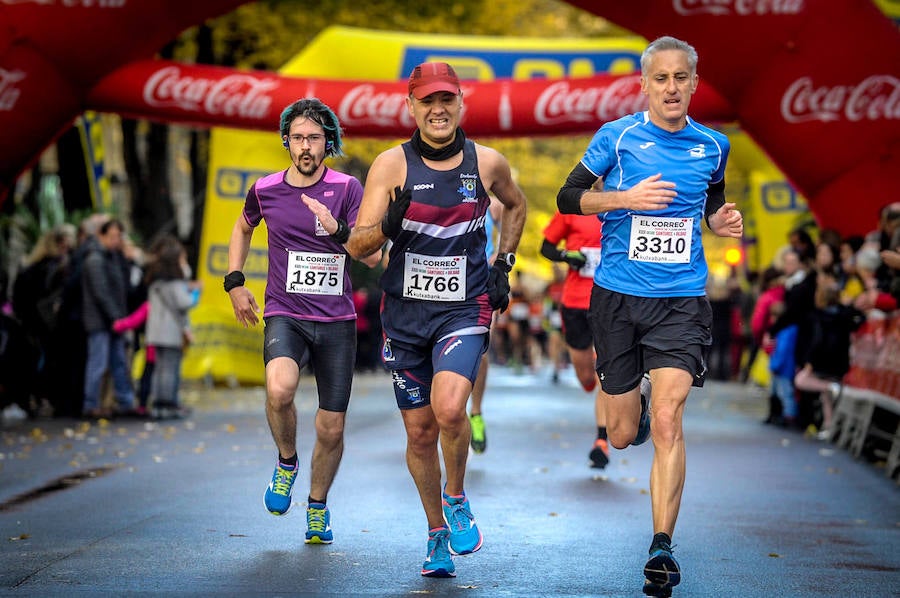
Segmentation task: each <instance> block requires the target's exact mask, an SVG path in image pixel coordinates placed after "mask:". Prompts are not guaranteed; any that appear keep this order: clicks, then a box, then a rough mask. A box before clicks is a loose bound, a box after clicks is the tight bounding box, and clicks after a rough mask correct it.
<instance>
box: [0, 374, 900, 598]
mask: <svg viewBox="0 0 900 598" xmlns="http://www.w3.org/2000/svg"><path fill="white" fill-rule="evenodd" d="M311 385H312V381H311V379H307V378H305V379H304V382H303V385H302V388H301V390H300V392H299V395H298V404H299V408H300V420H301V421H300V453H301V463H302V464H303V469H302V471H301V478H300V479H299V481H298V482H297V486H295V493H294V498H295V501H297V502H298V503H299V504H297V505H295V508H294V509H292V510H291V511H290V512H289V513H288V514H287V515H285V516H283V517H274V516H272V515H270V514H268V513H267V512H266V511H265V510H264V508H263V505H262V494H263V490H264V489H265V486H266V485H267V484H268V481H269V478H270V476H271V469H272V466H273V464H274V456H275V451H274V446H273V444H272V442H271V439H270V437H269V432H268V428H267V426H266V422H265V418H264V415H263V401H264V393H263V391H262V390H261V389H258V388H241V389H224V388H218V389H202V388H201V389H193V390H187V391H186V392H185V400H186V402H188V403H191V404H193V405H194V407H195V412H194V415H193V416H192V417H191V418H189V419H187V420H182V421H167V422H144V421H136V420H119V421H114V422H111V423H109V424H108V425H105V426H104V425H99V424H97V423H93V424H90V425H89V424H87V423H84V422H78V421H75V420H38V421H34V422H29V421H23V420H19V419H16V418H14V417H7V418H6V419H5V420H4V422H3V424H2V428H0V433H2V444H0V547H2V550H0V596H18V595H22V596H39V597H43V596H66V597H69V596H139V595H167V596H168V595H182V596H187V595H192V596H267V597H273V596H352V595H368V596H417V595H433V596H465V597H482V596H491V597H493V596H548V595H556V596H641V595H642V594H641V584H642V580H643V576H642V573H641V572H642V568H643V564H644V561H645V559H646V554H647V548H648V546H649V542H650V539H651V536H652V529H651V523H650V497H649V493H648V489H649V484H648V477H649V467H650V460H651V457H652V451H653V448H652V445H651V443H647V444H646V445H643V446H640V447H632V448H629V449H626V450H622V451H616V450H614V451H613V453H612V455H611V463H610V465H609V466H608V467H607V468H606V469H605V470H602V471H601V470H595V469H590V468H589V467H588V460H587V453H588V450H589V448H590V445H591V442H592V440H593V434H594V427H593V422H592V420H593V406H592V400H591V398H590V397H589V396H588V395H587V394H585V393H584V392H582V391H581V390H580V389H579V388H577V386H576V384H575V382H574V378H573V377H572V376H564V377H563V380H562V382H561V383H560V384H557V385H553V384H551V383H550V382H549V376H548V375H547V374H546V373H545V372H541V373H538V374H528V373H525V374H521V375H516V374H515V373H513V372H511V371H508V370H505V369H503V368H497V367H495V368H494V369H493V370H492V372H491V376H490V377H489V381H488V393H487V396H486V398H485V419H486V422H487V431H488V449H487V451H486V452H485V453H484V454H483V455H474V454H473V455H470V458H469V471H468V476H467V485H466V491H467V494H468V495H469V497H470V500H471V503H472V508H473V512H474V513H475V516H476V518H477V520H478V523H479V526H480V527H481V529H482V531H483V533H484V537H485V540H484V547H483V548H482V549H481V550H480V551H479V552H478V553H476V554H473V555H469V556H465V557H456V558H455V562H456V566H457V577H456V578H453V579H426V578H423V577H421V576H420V575H419V569H420V567H421V564H422V560H423V558H424V556H425V542H426V529H425V528H426V523H425V519H424V515H423V513H422V509H421V505H420V503H419V499H418V495H417V494H416V492H415V488H414V486H413V483H412V480H411V478H410V476H409V474H408V472H407V470H406V464H405V457H404V449H405V437H404V433H403V429H402V423H401V420H400V417H399V414H398V413H397V410H396V407H395V404H394V400H393V395H392V393H391V390H390V381H389V378H388V377H387V375H386V374H381V373H379V374H367V375H360V376H358V377H357V379H356V381H355V385H354V395H353V399H352V401H351V406H350V411H349V414H348V424H347V434H346V450H345V454H344V460H343V463H342V466H341V470H340V471H339V473H338V477H337V480H336V482H335V484H334V487H333V488H332V491H331V494H330V496H329V500H328V502H329V506H330V509H331V511H332V526H333V528H334V534H335V542H334V544H331V545H327V546H322V545H320V546H308V545H305V544H304V543H303V532H304V531H305V517H304V509H303V504H302V503H303V501H304V500H305V497H306V491H307V490H308V475H307V474H308V465H307V464H308V461H309V451H310V447H311V444H312V438H311V436H310V433H311V432H312V424H311V416H312V413H313V411H314V403H313V396H314V390H313V388H312V386H311ZM764 403H765V398H764V393H763V392H762V391H761V390H759V389H755V388H752V387H744V386H741V385H737V384H724V383H713V382H710V383H708V384H707V386H706V387H705V388H703V389H700V390H695V391H694V392H693V393H692V395H691V398H690V400H689V404H688V408H687V410H686V416H685V434H686V439H687V450H688V455H687V456H688V478H687V483H686V486H685V491H684V499H683V502H682V509H681V515H680V517H679V521H678V528H677V529H676V533H675V538H674V543H675V545H676V548H675V555H676V557H677V558H678V560H679V562H680V563H681V566H682V569H683V581H682V583H681V585H680V586H678V587H677V588H676V589H675V593H674V596H691V597H693V596H742V597H744V596H747V597H753V596H760V597H763V596H765V597H772V596H790V597H820V596H853V597H854V598H861V597H867V596H873V597H875V596H878V597H882V596H900V489H898V487H897V486H896V485H895V483H893V482H892V481H891V480H889V479H888V478H887V477H886V476H885V475H884V472H883V470H881V469H879V468H878V467H877V466H874V465H872V464H871V463H867V462H862V461H856V460H854V459H853V458H852V457H851V456H850V455H848V454H847V453H846V452H844V451H842V450H839V449H835V448H834V447H833V446H832V445H829V444H826V443H823V442H820V441H816V440H813V439H809V438H805V437H803V436H802V435H801V434H799V433H797V432H790V431H784V430H779V429H774V428H772V427H770V426H763V425H762V424H761V423H760V419H761V417H762V414H763V409H764ZM8 415H9V414H8Z"/></svg>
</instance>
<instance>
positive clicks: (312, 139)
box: [288, 133, 325, 145]
mask: <svg viewBox="0 0 900 598" xmlns="http://www.w3.org/2000/svg"><path fill="white" fill-rule="evenodd" d="M288 139H290V140H291V143H295V144H297V145H302V144H303V142H304V141H306V142H307V143H309V144H310V145H318V144H320V143H322V142H323V141H325V135H321V134H319V133H313V134H312V135H288Z"/></svg>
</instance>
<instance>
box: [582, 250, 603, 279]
mask: <svg viewBox="0 0 900 598" xmlns="http://www.w3.org/2000/svg"><path fill="white" fill-rule="evenodd" d="M579 251H581V254H582V255H583V256H584V257H585V258H586V259H587V261H586V262H584V265H583V266H582V267H581V269H580V270H578V275H579V276H582V277H584V278H593V277H594V271H595V270H596V269H597V266H599V265H600V248H599V247H582V248H581V249H580V250H579Z"/></svg>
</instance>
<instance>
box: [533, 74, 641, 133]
mask: <svg viewBox="0 0 900 598" xmlns="http://www.w3.org/2000/svg"><path fill="white" fill-rule="evenodd" d="M646 109H647V99H646V97H645V96H644V95H643V94H642V93H641V78H640V76H639V75H633V76H627V77H620V78H618V79H616V80H614V81H613V82H611V83H610V84H609V85H605V86H602V87H573V85H572V82H570V81H560V82H558V83H554V84H552V85H550V86H549V87H547V89H545V90H544V91H542V92H541V95H540V97H538V100H537V102H536V103H535V106H534V118H535V120H536V121H537V122H538V124H541V125H546V126H553V125H558V124H560V123H564V122H591V121H596V120H600V121H603V122H609V121H611V120H615V119H617V118H620V117H622V116H625V115H626V114H632V113H634V112H641V111H643V110H646Z"/></svg>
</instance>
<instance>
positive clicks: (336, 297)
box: [243, 168, 363, 322]
mask: <svg viewBox="0 0 900 598" xmlns="http://www.w3.org/2000/svg"><path fill="white" fill-rule="evenodd" d="M285 174H286V171H283V170H282V171H279V172H276V173H273V174H270V175H268V176H264V177H262V178H260V179H258V180H257V181H256V182H255V183H253V185H251V186H250V190H249V191H248V192H247V198H246V200H245V201H244V212H243V215H244V219H245V220H246V221H247V224H249V225H250V226H252V227H256V226H259V224H260V223H261V222H262V221H263V219H265V221H266V230H267V232H268V247H269V253H268V255H269V273H268V279H267V280H266V299H265V309H264V312H263V315H264V316H265V317H268V316H291V317H294V318H298V319H301V320H314V321H317V322H335V321H339V320H355V319H356V310H355V309H354V307H353V296H352V293H353V290H352V289H351V287H350V256H349V255H348V254H347V251H346V250H345V249H344V247H343V246H342V245H341V244H339V243H338V242H337V241H335V240H334V239H332V238H331V236H330V235H329V234H328V232H327V231H326V230H325V229H324V228H323V227H322V225H321V223H319V219H318V218H316V215H315V214H313V213H312V212H311V211H310V209H309V208H307V207H306V205H305V204H304V203H303V202H302V201H301V200H300V196H301V195H302V194H304V193H305V194H306V195H308V196H309V197H314V198H315V199H317V200H319V201H320V202H322V203H323V204H325V205H326V206H328V209H329V210H331V213H332V215H333V216H334V217H335V218H343V219H345V220H346V221H347V224H348V225H349V226H353V224H354V223H355V222H356V216H357V213H358V212H359V203H360V201H361V200H362V193H363V189H362V185H361V184H360V183H359V181H358V180H356V179H355V178H354V177H352V176H350V175H347V174H344V173H342V172H337V171H335V170H331V169H330V168H326V169H325V173H324V174H323V175H322V178H321V179H319V180H318V181H317V182H316V183H314V184H313V185H310V186H309V187H294V186H293V185H290V184H289V183H288V182H287V181H285Z"/></svg>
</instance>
